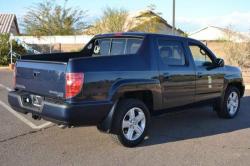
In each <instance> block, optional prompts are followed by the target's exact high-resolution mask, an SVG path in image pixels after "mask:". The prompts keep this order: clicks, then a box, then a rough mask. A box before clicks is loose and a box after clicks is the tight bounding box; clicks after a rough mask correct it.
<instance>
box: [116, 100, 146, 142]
mask: <svg viewBox="0 0 250 166" xmlns="http://www.w3.org/2000/svg"><path fill="white" fill-rule="evenodd" d="M149 120H150V114H149V111H148V108H147V107H146V106H145V104H144V103H143V102H141V101H140V100H136V99H125V100H122V101H121V102H119V104H118V106H117V109H116V112H115V117H114V123H113V129H114V130H115V135H114V137H115V138H116V139H117V140H118V141H119V142H120V143H121V144H123V145H124V146H127V147H134V146H136V145H138V144H139V143H141V142H142V141H143V140H144V137H145V136H146V133H147V129H148V125H149Z"/></svg>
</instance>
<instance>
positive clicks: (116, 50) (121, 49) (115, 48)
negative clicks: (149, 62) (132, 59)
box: [110, 39, 126, 55]
mask: <svg viewBox="0 0 250 166" xmlns="http://www.w3.org/2000/svg"><path fill="white" fill-rule="evenodd" d="M125 46H126V39H113V40H112V45H111V51H110V55H122V54H124V53H125Z"/></svg>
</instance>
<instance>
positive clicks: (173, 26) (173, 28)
mask: <svg viewBox="0 0 250 166" xmlns="http://www.w3.org/2000/svg"><path fill="white" fill-rule="evenodd" d="M172 35H175V0H173V25H172Z"/></svg>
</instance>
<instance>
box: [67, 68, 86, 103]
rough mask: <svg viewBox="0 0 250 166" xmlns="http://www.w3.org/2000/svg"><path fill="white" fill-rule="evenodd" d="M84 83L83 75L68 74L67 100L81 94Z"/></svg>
mask: <svg viewBox="0 0 250 166" xmlns="http://www.w3.org/2000/svg"><path fill="white" fill-rule="evenodd" d="M83 82H84V74H83V73H66V87H65V91H66V92H65V98H66V99H69V98H72V97H74V96H76V95H78V94H79V93H80V92H81V89H82V86H83Z"/></svg>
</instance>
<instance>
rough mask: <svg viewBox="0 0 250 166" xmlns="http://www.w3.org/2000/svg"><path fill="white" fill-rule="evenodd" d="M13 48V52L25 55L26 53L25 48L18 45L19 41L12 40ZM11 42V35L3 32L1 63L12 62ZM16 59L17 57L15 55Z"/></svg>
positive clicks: (0, 53)
mask: <svg viewBox="0 0 250 166" xmlns="http://www.w3.org/2000/svg"><path fill="white" fill-rule="evenodd" d="M12 50H13V52H15V53H17V54H19V55H23V54H25V53H26V51H25V49H24V48H23V47H22V46H20V45H18V44H17V42H15V41H12ZM9 53H10V44H9V35H7V34H2V35H0V65H8V64H9V63H10V54H9ZM13 58H14V61H15V59H16V58H17V57H13Z"/></svg>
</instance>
